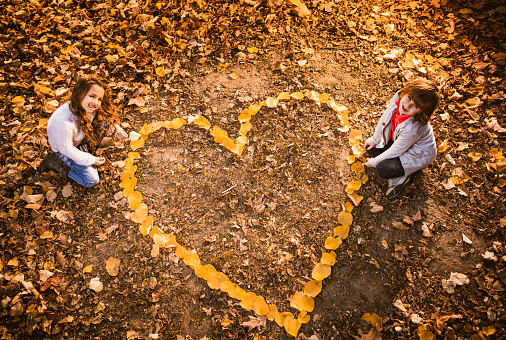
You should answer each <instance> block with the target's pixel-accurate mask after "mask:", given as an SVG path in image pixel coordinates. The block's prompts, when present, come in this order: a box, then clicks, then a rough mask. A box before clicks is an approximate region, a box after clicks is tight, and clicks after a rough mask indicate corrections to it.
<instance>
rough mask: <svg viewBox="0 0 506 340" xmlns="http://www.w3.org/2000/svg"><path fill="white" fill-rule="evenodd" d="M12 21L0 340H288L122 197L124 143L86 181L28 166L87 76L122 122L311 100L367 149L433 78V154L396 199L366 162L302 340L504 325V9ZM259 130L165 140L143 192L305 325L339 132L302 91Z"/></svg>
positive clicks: (129, 8) (221, 117) (180, 8)
mask: <svg viewBox="0 0 506 340" xmlns="http://www.w3.org/2000/svg"><path fill="white" fill-rule="evenodd" d="M306 6H307V7H306ZM0 16H1V20H0V27H1V29H0V32H1V36H2V39H1V42H0V54H1V56H2V60H3V63H2V64H1V65H0V100H1V101H2V104H3V105H2V106H1V109H0V110H1V111H0V112H1V114H0V121H1V127H0V140H1V144H0V148H1V152H0V184H1V189H0V195H1V196H0V199H1V201H0V207H1V209H0V220H1V225H0V228H1V229H0V233H1V234H0V235H1V239H0V242H1V243H0V246H1V249H2V254H1V255H0V256H1V258H0V298H1V302H2V306H1V309H0V311H1V314H0V320H1V322H0V324H1V326H0V331H1V334H2V337H1V338H2V339H61V338H64V339H91V338H107V339H125V338H127V339H143V338H147V337H148V336H150V337H151V338H156V336H155V335H157V336H158V338H159V339H178V340H179V339H223V338H230V339H242V338H244V339H285V338H291V337H290V336H289V335H287V334H286V332H285V330H284V329H283V328H280V327H278V325H277V324H276V323H275V322H272V321H267V322H266V320H265V317H263V316H259V315H255V313H254V312H253V311H247V310H245V309H243V308H242V307H241V305H240V304H239V302H238V301H237V300H234V299H232V298H230V297H229V296H228V295H226V294H225V293H222V292H221V291H219V290H213V289H210V288H209V287H208V286H207V284H206V281H204V280H202V279H200V278H198V277H197V276H195V274H194V272H193V270H192V269H191V268H190V267H188V266H186V265H185V264H184V263H183V262H181V261H179V260H178V259H177V257H176V256H175V255H174V252H173V250H171V249H161V250H160V252H159V253H158V251H157V250H156V249H155V248H153V241H152V240H151V238H149V237H145V236H143V235H141V233H139V229H138V226H137V225H136V224H135V223H133V222H132V221H131V212H130V209H129V204H128V202H127V200H126V199H125V198H123V195H122V189H121V188H120V187H119V183H120V181H121V180H120V178H119V177H120V174H121V173H122V172H123V168H122V167H123V166H124V160H125V159H126V158H127V154H128V152H129V151H130V145H129V144H128V143H127V144H125V145H122V144H116V145H115V146H114V147H101V148H99V149H98V150H95V151H94V152H95V153H96V154H103V155H106V157H107V158H108V160H109V162H107V163H106V165H105V166H103V167H102V169H101V177H102V179H103V180H102V182H101V183H100V184H99V185H98V186H97V187H96V188H93V189H85V188H82V187H79V186H77V185H75V184H74V183H67V182H65V181H64V180H63V179H62V178H61V177H59V176H58V175H52V176H51V175H50V176H41V175H39V174H37V173H36V171H35V169H36V167H37V165H38V163H39V162H40V161H41V160H42V159H43V157H44V156H45V154H46V153H47V152H48V151H49V146H48V145H47V139H46V132H45V123H46V121H47V118H48V117H49V116H50V114H51V113H52V112H53V111H54V110H55V108H56V107H58V106H59V105H60V104H62V103H64V102H65V100H66V96H68V94H69V92H70V91H69V89H71V86H72V85H73V84H74V82H75V80H76V79H77V77H78V76H80V75H84V74H92V73H97V74H99V75H101V76H103V77H105V78H106V79H108V81H109V83H110V86H111V89H112V97H113V99H114V102H115V104H116V105H117V107H118V109H119V110H120V113H121V117H122V120H123V125H124V128H125V129H126V130H127V131H128V132H130V131H138V130H139V129H140V128H141V127H142V126H143V125H144V124H149V123H151V122H154V121H165V120H171V119H173V118H177V117H181V118H184V119H186V120H187V119H188V118H191V117H196V116H200V115H202V116H205V117H206V118H207V119H208V120H209V121H210V122H211V123H212V124H213V125H218V126H220V127H221V128H223V129H224V130H227V131H228V132H229V133H230V135H233V136H234V137H235V136H237V132H236V131H238V130H239V127H240V124H239V122H238V120H237V117H238V115H239V114H240V112H241V111H242V110H243V108H245V107H248V106H249V105H251V104H255V103H260V102H262V101H263V100H265V99H267V98H268V97H276V96H277V95H278V94H279V93H281V92H289V93H292V92H296V91H301V92H303V93H305V92H306V91H317V92H319V93H328V94H330V95H331V96H332V97H333V98H334V99H335V100H336V102H337V103H338V104H340V105H343V106H346V107H347V108H348V114H349V116H350V121H351V124H352V128H353V129H359V130H361V131H362V133H363V135H364V138H366V137H367V136H369V135H370V134H371V133H372V131H373V129H374V127H375V123H376V122H377V120H378V119H379V116H380V114H381V113H382V112H383V110H384V108H385V106H386V104H387V102H388V101H389V100H390V98H391V96H392V95H393V94H394V93H395V91H396V90H397V89H399V88H400V87H402V86H403V85H404V84H406V83H407V82H408V81H410V80H412V79H416V78H418V77H426V78H430V79H433V80H435V81H436V82H437V83H438V84H439V85H440V86H441V89H442V94H443V100H442V105H441V107H440V109H439V110H438V112H437V113H436V114H435V116H434V117H433V119H432V124H433V126H434V130H435V135H436V139H437V140H438V145H439V155H438V158H437V159H436V161H435V162H434V163H433V164H432V165H430V166H429V167H428V168H426V169H424V170H423V171H421V172H419V173H417V174H415V178H414V182H413V184H412V185H411V186H409V187H408V188H407V190H406V191H405V193H404V194H403V195H402V196H401V197H400V198H399V199H397V200H394V201H388V200H386V199H385V198H384V195H383V193H384V191H385V189H386V182H385V181H384V180H382V179H381V178H379V177H378V176H377V175H375V174H374V172H373V171H370V170H367V172H366V173H367V175H368V176H369V181H368V182H367V183H366V184H365V185H364V186H363V187H362V189H361V190H360V192H359V193H360V195H362V196H363V200H362V202H361V203H360V204H358V206H357V207H355V208H354V210H353V216H354V221H353V225H352V227H351V231H350V236H349V237H348V238H347V239H346V240H345V241H344V242H343V244H342V245H341V246H340V247H339V248H338V249H337V250H336V254H337V257H336V265H334V266H333V268H332V274H331V276H330V277H328V278H326V279H325V280H324V281H323V290H322V292H321V294H320V295H318V296H317V297H316V298H315V308H314V311H312V313H310V315H311V320H310V322H309V323H307V324H303V325H302V327H301V329H300V335H299V338H301V339H307V338H310V339H348V338H353V337H355V338H358V339H381V338H384V339H401V338H405V339H412V338H416V337H419V338H421V339H432V338H448V339H468V338H473V339H499V338H502V337H504V336H505V335H506V330H505V329H504V324H505V318H506V314H505V309H504V303H505V300H504V290H505V288H504V285H505V284H506V272H505V269H504V267H505V262H506V258H505V256H506V251H505V248H504V247H505V244H504V228H505V226H506V217H505V213H504V206H505V194H504V191H505V190H506V189H504V185H505V183H506V176H505V174H504V169H505V168H506V164H505V160H504V155H503V153H504V144H505V143H504V141H505V135H504V132H506V129H505V127H506V120H505V118H504V117H505V114H504V113H505V112H504V111H505V108H504V104H503V102H504V99H505V95H504V87H505V83H506V78H505V74H504V66H505V58H506V36H505V34H506V33H505V32H506V30H505V27H504V22H506V7H504V6H503V5H502V4H501V1H488V2H478V1H476V2H473V1H458V2H456V3H453V4H450V3H447V2H446V1H437V0H432V1H388V2H384V3H382V4H379V3H374V2H372V1H365V0H364V1H361V2H358V3H357V2H349V1H346V0H343V1H334V2H332V1H330V2H327V1H319V0H314V1H305V2H299V1H294V0H291V1H276V0H270V1H261V0H256V1H255V0H251V1H250V0H245V1H236V2H224V1H215V2H212V3H209V4H208V3H205V2H204V1H200V0H197V1H188V2H185V1H168V2H150V1H138V2H136V1H135V0H132V1H129V2H126V3H119V4H117V3H116V2H112V1H106V2H99V3H98V4H97V3H96V2H90V1H80V2H77V4H76V3H74V2H71V1H66V2H65V1H53V2H50V1H39V2H37V1H30V2H26V3H23V5H20V4H18V3H15V2H12V3H11V2H9V1H6V2H5V4H3V5H2V7H1V8H0ZM251 124H252V129H251V131H250V132H249V134H248V138H249V143H248V145H246V146H245V150H244V152H243V154H242V156H240V157H239V156H237V155H234V154H233V153H231V152H230V151H229V150H227V149H226V148H224V147H223V146H221V145H218V144H216V143H215V142H214V141H213V138H212V136H210V135H209V134H208V133H206V131H204V130H202V129H199V128H198V127H197V126H195V125H188V126H183V127H181V128H180V129H178V130H170V131H169V130H167V131H165V130H163V129H161V130H159V131H158V132H156V133H153V134H152V135H150V138H149V139H148V140H147V141H146V146H145V147H144V148H143V149H141V150H139V151H140V153H141V157H140V158H139V159H138V160H137V161H136V165H137V167H138V170H137V176H138V178H139V183H138V186H137V190H139V191H140V192H142V194H143V196H144V202H145V203H146V204H147V205H148V206H149V209H150V211H149V212H150V214H151V215H152V216H154V218H155V221H156V222H155V223H156V225H157V226H159V227H160V229H162V230H164V231H166V232H171V233H174V234H175V235H177V238H178V242H179V243H180V244H183V245H184V246H185V247H186V248H188V249H194V250H196V251H197V253H198V254H199V255H200V257H201V260H202V261H203V262H205V263H212V264H214V266H215V267H216V268H217V269H218V270H220V271H222V272H224V273H225V274H226V275H227V276H229V277H230V278H231V280H233V281H234V282H236V283H237V284H239V285H240V286H241V287H243V288H244V289H247V290H249V291H253V292H255V293H256V294H258V295H261V296H263V297H264V298H265V299H266V300H267V301H269V302H270V303H275V304H276V305H277V306H278V308H279V309H280V310H282V311H291V312H293V313H295V312H296V310H295V309H294V308H292V307H290V302H289V301H290V299H291V297H292V295H293V294H294V293H295V292H296V291H300V290H301V289H302V288H303V287H304V284H305V283H306V282H307V281H308V280H309V279H310V278H311V271H312V269H313V267H314V265H315V264H316V263H317V262H318V261H319V259H320V256H321V253H322V251H324V247H323V245H324V243H325V240H326V238H327V237H328V236H331V235H332V230H333V228H334V227H336V226H337V225H338V222H337V215H338V213H339V212H340V211H341V210H342V209H343V204H344V203H345V202H346V201H347V200H349V198H348V197H347V195H346V193H345V192H344V189H345V188H346V183H347V182H348V181H349V180H350V179H352V178H353V175H354V174H353V173H352V172H351V171H350V167H349V165H348V162H347V160H346V157H347V156H348V155H350V154H351V149H350V146H349V140H348V135H349V131H345V130H346V129H344V128H343V125H342V121H341V120H340V119H339V117H338V116H337V115H336V112H335V111H333V110H331V109H330V108H329V107H327V106H326V105H317V104H316V103H315V102H314V101H310V100H307V99H304V100H288V101H282V102H280V104H279V105H277V106H276V107H275V108H263V109H262V110H261V111H260V112H259V113H258V114H257V115H256V116H255V117H254V118H253V119H252V120H251ZM367 313H368V314H367ZM302 333H303V334H302Z"/></svg>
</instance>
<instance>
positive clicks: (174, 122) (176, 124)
mask: <svg viewBox="0 0 506 340" xmlns="http://www.w3.org/2000/svg"><path fill="white" fill-rule="evenodd" d="M185 124H186V120H184V119H183V118H174V119H173V120H172V122H171V125H172V126H171V129H174V130H177V129H179V128H180V127H182V126H183V125H185Z"/></svg>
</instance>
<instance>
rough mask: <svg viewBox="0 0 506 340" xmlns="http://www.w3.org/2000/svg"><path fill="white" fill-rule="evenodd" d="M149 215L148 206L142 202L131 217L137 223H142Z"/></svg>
mask: <svg viewBox="0 0 506 340" xmlns="http://www.w3.org/2000/svg"><path fill="white" fill-rule="evenodd" d="M147 217H148V206H147V205H146V204H145V203H142V204H141V206H140V207H139V208H137V209H135V211H134V212H133V213H132V214H131V215H130V219H131V220H132V221H134V222H135V223H142V222H143V221H144V220H146V218H147Z"/></svg>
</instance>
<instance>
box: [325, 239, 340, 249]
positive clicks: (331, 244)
mask: <svg viewBox="0 0 506 340" xmlns="http://www.w3.org/2000/svg"><path fill="white" fill-rule="evenodd" d="M341 243H343V240H341V238H340V237H339V236H338V237H332V236H329V237H327V239H326V240H325V248H327V249H331V250H336V249H337V248H339V246H340V245H341Z"/></svg>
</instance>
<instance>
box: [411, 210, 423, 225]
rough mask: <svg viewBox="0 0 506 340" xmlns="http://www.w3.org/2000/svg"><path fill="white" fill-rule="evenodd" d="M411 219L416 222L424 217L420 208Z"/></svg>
mask: <svg viewBox="0 0 506 340" xmlns="http://www.w3.org/2000/svg"><path fill="white" fill-rule="evenodd" d="M411 219H412V220H413V221H415V222H417V221H420V220H421V219H422V212H421V211H420V210H418V211H417V212H416V214H414V215H413V216H411Z"/></svg>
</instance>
